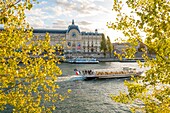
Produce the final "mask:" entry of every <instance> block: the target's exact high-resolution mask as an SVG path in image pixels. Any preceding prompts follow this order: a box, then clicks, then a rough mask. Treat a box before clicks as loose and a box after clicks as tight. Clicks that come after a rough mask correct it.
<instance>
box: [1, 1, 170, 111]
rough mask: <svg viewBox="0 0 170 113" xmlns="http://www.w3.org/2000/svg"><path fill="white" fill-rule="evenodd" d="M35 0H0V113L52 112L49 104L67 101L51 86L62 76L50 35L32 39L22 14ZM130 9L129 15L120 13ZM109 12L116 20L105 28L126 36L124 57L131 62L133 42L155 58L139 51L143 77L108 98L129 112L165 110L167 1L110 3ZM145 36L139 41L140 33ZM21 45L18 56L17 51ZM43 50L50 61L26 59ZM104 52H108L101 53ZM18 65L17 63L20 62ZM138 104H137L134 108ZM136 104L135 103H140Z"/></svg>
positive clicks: (169, 50)
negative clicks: (124, 90)
mask: <svg viewBox="0 0 170 113" xmlns="http://www.w3.org/2000/svg"><path fill="white" fill-rule="evenodd" d="M34 2H36V1H35V0H33V1H30V0H22V2H21V0H13V1H11V0H3V1H2V0H1V1H0V13H1V16H0V23H1V24H3V26H4V30H3V31H0V48H1V49H0V111H4V110H6V109H8V107H10V108H11V107H12V112H31V113H32V112H36V113H38V112H52V110H54V109H55V106H54V105H53V104H51V105H50V106H49V105H47V103H48V102H53V103H55V102H56V101H59V100H61V101H62V100H63V99H64V98H67V96H68V94H69V93H70V91H71V90H68V91H67V92H66V93H65V94H62V95H61V94H60V93H59V92H56V89H57V88H59V86H58V85H57V84H56V83H55V80H57V77H58V76H59V75H61V73H62V72H61V70H60V69H59V67H57V66H56V63H58V62H57V61H58V60H57V58H56V57H55V55H54V54H53V51H54V48H55V47H54V46H50V43H49V42H50V36H49V34H46V36H45V40H44V41H42V40H37V41H31V39H32V37H33V29H32V28H31V27H30V26H29V24H28V23H27V22H26V20H25V12H24V11H25V10H31V8H32V7H33V4H34ZM126 6H127V7H129V10H130V11H131V12H130V13H129V12H128V13H126V12H123V8H124V7H126ZM113 11H115V12H117V16H116V20H117V21H116V22H114V23H108V24H107V25H108V27H109V28H112V29H115V30H120V31H122V32H123V34H124V35H125V36H126V37H128V39H127V40H126V42H128V43H130V44H131V46H130V47H129V48H128V49H127V51H126V53H125V55H124V56H125V57H126V58H133V57H134V54H135V52H136V49H135V47H136V46H137V45H138V43H142V44H144V45H145V46H146V47H147V48H148V49H149V50H152V51H153V52H154V53H155V54H156V58H154V59H150V58H149V57H148V56H147V55H148V54H147V52H148V51H147V50H145V49H141V50H142V51H143V58H144V60H145V62H144V63H140V62H138V63H139V66H141V67H142V66H144V67H150V69H149V70H147V71H146V72H145V76H142V77H138V78H132V81H130V82H128V81H125V85H126V86H127V88H128V93H125V92H121V93H120V94H119V95H117V96H116V95H111V99H113V100H114V101H116V102H122V103H125V104H130V105H131V106H130V108H131V110H132V112H135V111H140V112H154V113H169V112H170V85H169V83H170V58H169V57H170V46H169V45H170V37H169V36H170V15H169V12H170V1H169V0H149V1H148V0H137V1H134V0H126V1H125V0H114V4H113ZM141 32H142V33H144V34H145V38H142V37H141V35H140V33H141ZM21 47H22V51H21V52H16V51H15V50H18V49H20V48H21ZM30 51H34V52H33V55H39V54H41V52H43V51H45V54H44V55H45V56H48V58H49V59H46V60H45V59H43V58H34V59H32V58H30V57H29V54H27V53H29V52H30ZM103 51H107V50H106V49H104V50H103ZM19 62H22V65H21V64H19ZM133 103H139V104H140V106H136V105H135V106H133ZM139 104H138V105H139Z"/></svg>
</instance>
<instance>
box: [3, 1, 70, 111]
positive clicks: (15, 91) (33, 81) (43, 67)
mask: <svg viewBox="0 0 170 113" xmlns="http://www.w3.org/2000/svg"><path fill="white" fill-rule="evenodd" d="M20 1H21V0H18V1H16V0H3V1H2V0H1V1H0V14H1V17H0V23H1V24H3V26H4V28H3V30H1V31H0V111H3V110H7V109H8V108H12V112H29V113H33V112H36V113H38V112H50V111H51V110H54V109H55V106H54V105H53V104H52V103H54V102H56V101H58V100H63V99H64V97H65V96H67V93H66V95H61V94H59V93H58V92H56V89H58V88H59V86H58V85H57V84H56V83H55V81H56V80H57V77H58V76H59V75H61V74H62V72H61V70H60V68H59V67H58V66H57V65H56V63H59V62H57V61H58V59H57V58H56V56H55V54H53V53H54V48H55V47H53V46H50V36H49V34H46V36H45V40H44V41H43V40H40V39H38V38H37V39H36V40H33V32H32V31H33V29H32V28H31V27H30V26H29V24H28V23H27V22H26V20H25V10H30V9H31V7H32V3H31V2H30V0H25V1H24V0H23V1H22V2H20ZM33 1H35V0H33ZM18 50H21V51H18ZM44 51H45V54H44V56H40V55H41V54H42V53H43V52H44ZM30 53H31V54H30ZM68 92H70V90H68ZM47 102H48V103H49V102H50V104H47ZM10 112H11V111H10Z"/></svg>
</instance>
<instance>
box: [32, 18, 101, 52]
mask: <svg viewBox="0 0 170 113" xmlns="http://www.w3.org/2000/svg"><path fill="white" fill-rule="evenodd" d="M33 32H34V36H38V37H39V38H41V39H43V38H44V36H45V34H46V33H47V32H48V33H49V34H50V37H51V42H50V43H51V45H56V44H61V45H62V46H63V47H64V52H65V53H68V54H69V53H72V54H73V53H77V54H78V53H84V54H85V53H87V54H99V53H100V42H101V40H102V33H98V31H97V29H96V30H95V32H81V31H80V29H79V27H78V26H77V25H75V24H74V20H72V24H71V25H69V26H68V29H66V30H52V29H34V31H33ZM63 42H64V43H63Z"/></svg>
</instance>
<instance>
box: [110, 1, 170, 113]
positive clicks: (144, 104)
mask: <svg viewBox="0 0 170 113" xmlns="http://www.w3.org/2000/svg"><path fill="white" fill-rule="evenodd" d="M127 7H128V9H127ZM125 8H126V9H125ZM124 9H125V10H126V11H127V10H128V12H125V10H124ZM113 11H115V12H116V13H117V16H116V22H114V23H112V22H108V23H107V25H108V27H109V28H111V29H114V30H119V31H122V33H123V34H124V36H126V37H127V38H128V39H127V40H126V42H128V43H130V45H131V46H130V47H129V48H128V49H126V52H125V55H124V56H125V57H126V58H133V57H134V54H135V53H136V49H135V46H137V45H139V44H140V46H141V48H140V50H139V51H143V55H142V57H143V58H144V60H145V62H144V63H143V64H142V63H141V62H138V63H139V66H140V67H149V70H147V71H146V72H145V75H144V76H141V77H137V78H132V81H130V82H128V81H125V83H124V84H125V86H127V88H128V93H125V92H120V94H119V95H111V98H112V99H113V100H114V101H116V102H121V103H125V104H129V105H130V108H131V111H132V112H144V113H145V112H146V113H169V112H170V46H169V45H170V1H169V0H114V4H113ZM141 33H143V34H144V37H142V35H141ZM142 46H145V47H146V48H147V49H144V47H142ZM148 52H150V53H154V54H155V55H156V58H149V56H148ZM134 104H136V105H134ZM137 105H138V106H137Z"/></svg>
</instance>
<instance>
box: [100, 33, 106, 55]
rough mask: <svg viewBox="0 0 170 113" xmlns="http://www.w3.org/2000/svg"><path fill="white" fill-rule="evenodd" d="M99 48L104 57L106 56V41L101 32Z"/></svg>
mask: <svg viewBox="0 0 170 113" xmlns="http://www.w3.org/2000/svg"><path fill="white" fill-rule="evenodd" d="M100 50H101V51H102V52H103V55H104V57H106V52H107V41H106V38H105V36H104V34H102V41H101V42H100Z"/></svg>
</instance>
